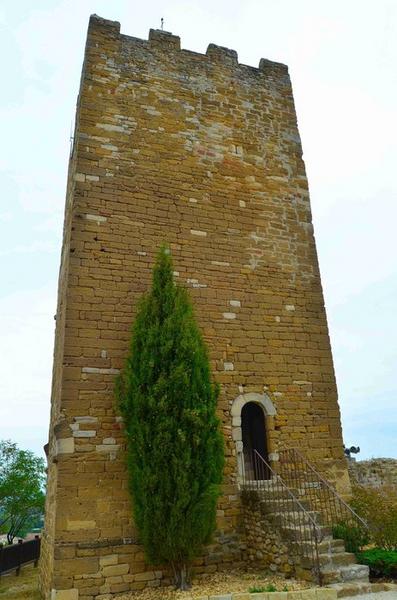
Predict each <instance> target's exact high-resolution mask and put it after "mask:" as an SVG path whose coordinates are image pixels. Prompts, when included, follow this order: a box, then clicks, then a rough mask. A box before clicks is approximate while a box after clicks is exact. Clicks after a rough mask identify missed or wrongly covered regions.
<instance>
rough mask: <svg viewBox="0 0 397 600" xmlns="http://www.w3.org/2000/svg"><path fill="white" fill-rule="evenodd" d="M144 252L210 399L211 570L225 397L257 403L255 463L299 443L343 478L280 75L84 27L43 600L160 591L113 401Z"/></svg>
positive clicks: (234, 484)
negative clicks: (200, 355)
mask: <svg viewBox="0 0 397 600" xmlns="http://www.w3.org/2000/svg"><path fill="white" fill-rule="evenodd" d="M164 241H165V242H167V243H168V244H169V245H170V247H171V249H172V254H173V259H174V265H175V277H176V279H177V280H178V281H179V283H180V284H182V285H185V286H186V287H188V288H189V291H190V293H191V295H192V298H193V302H194V306H195V310H196V315H197V319H198V322H199V325H200V327H201V330H202V332H203V335H204V338H205V340H206V342H207V344H208V348H209V353H210V360H211V365H212V369H213V373H214V377H215V378H216V380H217V381H218V382H219V383H220V384H221V388H222V391H221V396H220V399H219V405H218V413H219V416H220V418H221V420H222V426H223V433H224V436H225V452H226V466H225V473H224V487H223V491H224V494H223V496H222V497H221V499H220V502H219V506H218V517H217V528H218V531H217V536H218V539H221V540H222V543H221V544H220V546H221V548H220V549H219V548H218V550H219V552H216V554H217V558H216V559H213V560H214V564H215V566H216V568H218V566H219V567H221V566H222V564H224V563H225V562H226V561H230V556H231V555H232V554H233V552H234V551H236V540H235V535H236V531H237V524H238V522H239V519H240V517H241V507H240V502H239V495H238V473H237V453H236V449H237V447H238V444H241V440H240V439H238V435H235V433H233V431H232V430H233V429H234V428H233V424H232V417H231V409H232V405H233V402H234V400H235V399H236V398H237V397H241V396H244V397H245V395H246V394H264V393H266V397H267V399H268V401H269V402H270V403H271V405H272V407H273V409H274V410H273V412H272V416H271V417H270V415H269V416H268V417H266V427H267V447H268V449H269V452H270V453H271V456H274V457H276V455H277V450H278V449H279V448H282V447H287V446H294V445H299V447H300V449H301V450H302V451H303V452H304V453H305V454H306V455H307V457H308V458H309V460H315V461H316V462H317V464H320V465H322V467H323V468H324V470H326V471H327V472H328V473H331V475H332V477H333V478H334V479H335V480H343V477H341V475H343V474H344V475H346V464H345V461H344V458H343V448H342V437H341V426H340V415H339V409H338V404H337V392H336V385H335V377H334V370H333V363H332V355H331V348H330V342H329V336H328V329H327V321H326V316H325V309H324V300H323V295H322V289H321V282H320V275H319V270H318V264H317V257H316V249H315V241H314V236H313V227H312V223H311V212H310V202H309V193H308V184H307V179H306V174H305V168H304V163H303V160H302V149H301V144H300V138H299V133H298V129H297V123H296V114H295V108H294V102H293V96H292V89H291V83H290V79H289V76H288V70H287V67H285V66H284V65H281V64H278V63H273V62H269V61H267V60H264V59H262V60H261V61H260V65H259V68H254V67H249V66H246V65H242V64H239V63H238V61H237V54H236V52H235V51H233V50H228V49H225V48H221V47H219V46H215V45H213V44H210V46H209V47H208V50H207V53H206V54H205V55H202V54H198V53H195V52H190V51H187V50H181V49H180V40H179V38H178V37H176V36H173V35H171V34H169V33H167V32H161V31H153V30H151V31H150V35H149V40H141V39H137V38H132V37H128V36H126V35H121V34H120V25H119V24H118V23H116V22H112V21H106V20H104V19H101V18H99V17H96V16H93V17H91V19H90V24H89V29H88V36H87V46H86V51H85V59H84V66H83V72H82V78H81V87H80V93H79V99H78V108H77V115H76V131H75V140H74V149H73V156H72V159H71V162H70V166H69V185H68V192H67V203H66V213H65V230H64V242H63V251H62V263H61V270H60V280H59V281H60V283H59V295H58V310H57V331H56V343H55V355H54V372H53V389H52V412H51V425H50V432H49V458H48V460H49V475H48V490H49V494H48V499H47V509H46V527H45V534H44V539H43V554H42V557H43V558H42V561H41V573H42V578H41V585H42V594H43V597H45V598H46V599H48V598H50V597H51V599H52V600H93V599H94V598H97V599H101V600H104V599H105V598H109V597H110V596H111V594H113V593H116V592H119V591H124V590H129V589H137V588H140V587H142V586H143V585H147V584H152V585H158V584H159V582H160V580H164V577H163V572H162V570H161V569H159V570H158V571H153V568H152V567H151V566H150V565H147V564H146V563H145V561H144V555H143V552H142V549H141V547H140V546H139V545H138V543H137V536H136V532H135V529H134V525H133V523H132V520H131V503H130V498H129V494H128V491H127V483H126V473H125V464H124V456H123V453H124V437H123V431H122V423H121V420H120V418H119V416H118V415H117V411H116V408H115V404H114V396H113V386H114V378H115V375H116V374H117V373H118V372H119V370H120V368H122V366H123V363H124V360H125V357H126V354H127V351H128V344H129V338H130V328H131V323H132V322H133V319H134V314H135V310H136V306H137V302H138V300H139V298H140V297H141V295H142V293H144V292H145V291H146V290H147V289H148V287H149V285H150V278H151V268H152V265H153V262H154V258H155V255H156V253H157V250H158V247H159V246H160V244H161V243H162V242H164ZM247 397H248V396H247ZM233 418H234V419H235V420H238V417H233ZM237 433H238V432H237ZM332 477H331V478H332ZM234 559H235V560H239V558H238V555H236V556H235V557H234ZM203 560H204V559H203ZM206 566H207V567H209V566H210V565H209V564H208V565H206ZM211 568H213V567H211ZM162 578H163V579H162Z"/></svg>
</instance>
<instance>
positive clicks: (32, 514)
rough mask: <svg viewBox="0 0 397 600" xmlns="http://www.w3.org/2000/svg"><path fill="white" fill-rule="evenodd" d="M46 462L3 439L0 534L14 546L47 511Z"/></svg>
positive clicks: (1, 444) (0, 473)
mask: <svg viewBox="0 0 397 600" xmlns="http://www.w3.org/2000/svg"><path fill="white" fill-rule="evenodd" d="M44 482H45V466H44V460H43V459H42V458H39V457H38V456H35V455H34V454H33V452H30V451H29V450H20V449H19V448H18V446H17V445H16V444H15V443H13V442H11V441H9V440H0V533H6V534H7V541H8V543H9V544H12V543H13V541H14V538H15V537H16V536H22V537H23V536H24V535H26V533H27V532H28V531H30V529H31V528H32V527H33V526H34V524H35V523H37V521H38V519H40V518H41V517H42V515H43V512H44V499H45V497H44V492H43V489H44Z"/></svg>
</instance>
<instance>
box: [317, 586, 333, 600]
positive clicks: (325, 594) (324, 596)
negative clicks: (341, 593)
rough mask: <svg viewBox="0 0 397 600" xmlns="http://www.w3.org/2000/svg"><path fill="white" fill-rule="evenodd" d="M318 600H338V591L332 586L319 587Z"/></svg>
mask: <svg viewBox="0 0 397 600" xmlns="http://www.w3.org/2000/svg"><path fill="white" fill-rule="evenodd" d="M316 592H317V600H336V598H337V597H338V593H337V591H336V590H332V589H331V588H321V589H317V590H316Z"/></svg>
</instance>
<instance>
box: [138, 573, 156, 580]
mask: <svg viewBox="0 0 397 600" xmlns="http://www.w3.org/2000/svg"><path fill="white" fill-rule="evenodd" d="M152 579H156V573H155V572H154V571H145V572H144V573H138V574H137V575H135V581H151V580H152Z"/></svg>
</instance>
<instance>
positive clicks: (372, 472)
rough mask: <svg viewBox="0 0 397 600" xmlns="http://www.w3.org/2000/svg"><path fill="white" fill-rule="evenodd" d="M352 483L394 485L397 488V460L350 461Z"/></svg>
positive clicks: (369, 485)
mask: <svg viewBox="0 0 397 600" xmlns="http://www.w3.org/2000/svg"><path fill="white" fill-rule="evenodd" d="M347 463H348V468H349V474H350V477H351V480H352V481H356V482H357V483H359V484H361V485H364V486H368V487H379V486H381V485H384V484H386V485H394V486H396V487H397V459H395V458H372V459H370V460H359V461H358V460H356V461H354V460H348V461H347Z"/></svg>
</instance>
